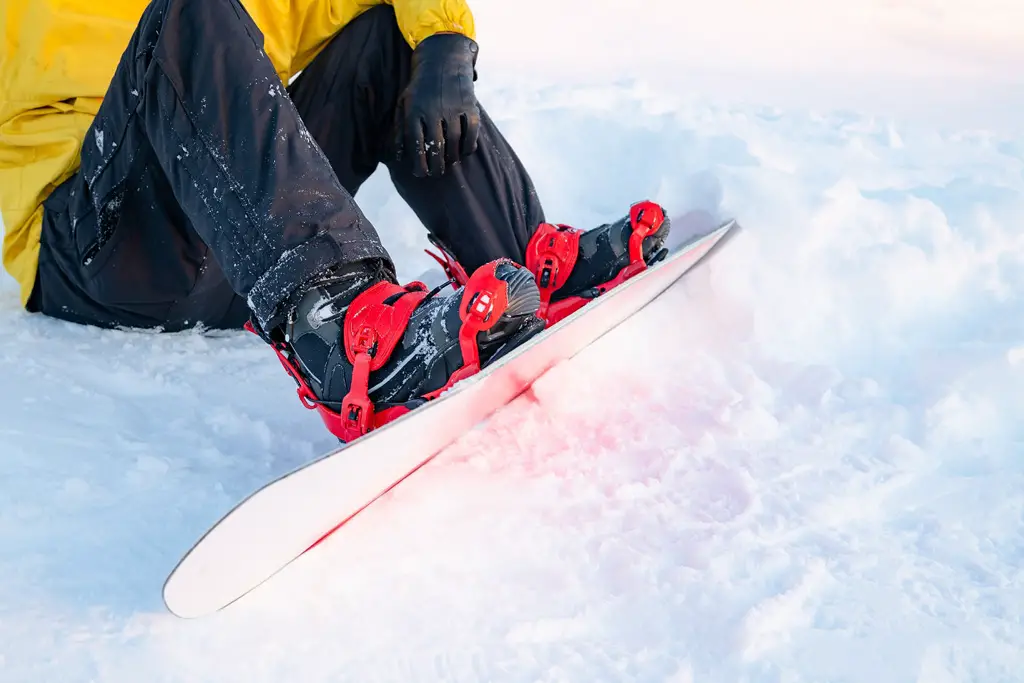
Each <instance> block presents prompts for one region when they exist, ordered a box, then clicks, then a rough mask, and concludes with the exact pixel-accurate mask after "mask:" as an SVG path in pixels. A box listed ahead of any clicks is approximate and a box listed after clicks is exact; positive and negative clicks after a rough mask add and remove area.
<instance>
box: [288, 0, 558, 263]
mask: <svg viewBox="0 0 1024 683" xmlns="http://www.w3.org/2000/svg"><path fill="white" fill-rule="evenodd" d="M411 59H412V49H411V48H410V47H409V45H408V43H407V42H406V41H405V38H404V37H403V36H402V33H401V31H400V30H399V28H398V24H397V22H396V20H395V14H394V10H393V9H392V8H391V7H389V6H386V5H382V6H378V7H374V8H373V9H370V10H367V11H366V12H365V13H364V14H362V15H360V16H359V17H358V18H357V19H356V20H355V21H353V22H352V23H350V24H349V25H348V26H346V27H345V28H344V29H343V30H342V31H341V32H340V33H339V34H338V35H337V36H335V37H334V39H333V40H332V41H331V43H330V44H329V45H328V46H327V47H326V48H325V49H324V50H323V51H322V52H321V53H320V54H319V55H317V57H316V58H315V59H314V60H313V62H312V63H311V64H310V65H309V66H308V67H307V68H306V70H305V71H303V73H302V75H300V76H299V77H298V78H297V79H296V80H295V82H294V83H293V84H292V85H291V87H290V88H289V92H290V94H291V96H292V99H293V101H294V102H295V105H296V107H297V108H298V110H299V113H300V114H301V116H302V119H303V120H304V121H305V123H306V125H307V127H308V128H309V131H310V133H311V134H312V135H313V137H314V138H315V139H316V141H317V142H318V143H319V144H320V146H321V147H322V148H323V150H324V153H325V154H326V155H327V158H328V159H329V160H330V162H331V165H332V167H333V168H334V171H335V173H336V174H337V176H338V177H339V178H340V179H341V181H342V183H343V184H344V185H345V187H346V189H348V191H349V192H351V193H353V194H355V192H356V191H358V189H359V187H360V186H361V185H362V184H363V182H365V181H366V179H367V178H369V177H370V175H371V174H372V173H373V171H374V170H375V169H376V168H377V165H378V164H379V163H381V162H383V163H385V164H386V165H387V167H388V170H389V172H390V174H391V178H392V180H393V182H394V184H395V187H396V189H397V190H398V192H399V194H400V195H401V196H402V198H403V199H404V200H405V201H406V202H407V203H408V204H409V206H410V207H411V208H412V210H413V212H414V213H415V214H416V215H417V217H418V218H419V219H420V221H421V222H422V223H423V224H424V226H426V228H427V230H429V231H430V233H431V234H432V235H434V236H435V237H436V238H437V239H438V240H440V241H441V242H442V243H443V244H444V245H445V246H446V247H447V248H448V249H449V250H450V251H451V252H452V253H453V255H454V256H455V257H456V258H457V259H458V260H459V261H460V262H461V263H462V265H463V266H464V267H465V268H466V269H467V270H469V271H470V272H472V271H473V270H475V269H476V268H478V267H479V266H482V265H483V264H485V263H487V262H488V261H491V260H493V259H496V258H501V257H507V258H511V259H513V260H514V261H516V262H518V263H522V262H523V260H524V258H525V250H526V245H527V243H528V242H529V239H530V236H531V235H533V233H534V231H535V230H536V229H537V226H538V225H539V224H540V223H542V222H543V221H544V213H543V209H542V208H541V203H540V200H539V198H538V197H537V193H536V190H535V189H534V187H533V182H532V181H531V179H530V177H529V174H528V173H527V172H526V169H525V168H524V167H523V164H522V162H521V161H520V160H519V158H518V157H517V156H516V155H515V152H514V151H513V150H512V148H511V146H510V145H509V144H508V141H506V140H505V138H504V137H502V135H501V133H500V132H499V131H498V129H497V127H496V126H495V124H494V122H493V121H492V120H491V118H490V117H489V116H488V115H487V113H486V112H485V111H483V109H482V108H481V128H480V138H479V145H478V148H477V152H476V153H475V154H473V155H471V156H469V157H467V158H465V159H463V160H462V161H461V162H460V163H458V164H455V165H454V166H453V167H452V168H451V169H450V170H449V171H447V172H446V173H445V174H444V175H443V176H440V177H434V178H431V177H428V178H417V177H415V176H414V175H413V173H412V167H411V165H409V164H407V163H401V162H397V161H395V160H394V156H395V139H394V138H395V109H396V106H397V103H398V97H399V95H400V94H401V92H402V90H403V89H404V88H405V85H406V84H407V83H408V81H409V75H410V66H411Z"/></svg>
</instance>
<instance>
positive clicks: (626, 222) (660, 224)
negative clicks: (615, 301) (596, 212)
mask: <svg viewBox="0 0 1024 683" xmlns="http://www.w3.org/2000/svg"><path fill="white" fill-rule="evenodd" d="M670 229H671V224H670V221H669V219H668V217H667V216H666V215H665V211H664V209H662V208H661V207H660V206H658V205H657V204H655V203H654V202H650V201H644V202H639V203H637V204H634V205H633V206H632V208H631V209H630V212H629V214H628V215H626V216H623V217H622V218H620V219H618V220H616V221H614V222H612V223H606V224H604V225H601V226H598V227H596V228H593V229H591V230H588V231H586V232H583V231H581V230H577V229H576V228H572V227H569V226H567V225H553V224H551V223H542V224H541V225H540V226H539V227H538V228H537V231H536V232H535V233H534V234H533V237H532V238H531V239H530V243H529V245H528V246H527V248H526V267H527V268H528V269H529V270H530V271H531V272H532V273H533V274H534V276H535V277H536V279H537V285H538V287H539V289H540V295H541V307H540V310H539V312H538V314H539V315H540V316H541V317H543V318H544V319H545V320H546V321H547V323H548V324H549V325H553V324H555V323H556V322H558V321H559V320H562V319H563V318H565V317H566V316H568V315H570V314H572V313H574V312H575V311H577V310H578V309H580V308H582V307H583V306H584V305H586V304H587V303H588V302H589V301H591V300H593V299H595V298H597V297H599V296H600V295H602V294H604V293H605V292H607V291H608V290H610V289H612V288H613V287H617V286H618V285H620V284H622V283H623V282H625V281H626V280H628V279H629V278H631V277H633V276H635V275H637V274H638V273H640V272H643V271H644V270H646V269H647V268H648V267H649V266H651V265H654V264H655V263H657V262H658V261H661V260H662V259H664V258H665V256H667V255H668V250H667V249H665V248H664V244H665V240H666V238H667V237H668V233H669V230H670Z"/></svg>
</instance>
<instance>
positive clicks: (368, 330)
mask: <svg viewBox="0 0 1024 683" xmlns="http://www.w3.org/2000/svg"><path fill="white" fill-rule="evenodd" d="M441 289H443V287H439V288H437V289H435V290H433V291H430V292H427V291H426V287H425V286H424V285H423V284H422V283H420V282H414V283H411V284H409V285H406V286H404V287H403V286H400V285H398V284H395V282H394V280H393V277H392V276H391V275H390V274H389V273H387V272H385V271H384V270H383V269H381V268H380V266H379V265H378V266H374V265H363V264H356V265H353V266H348V267H346V268H343V269H341V270H339V271H338V272H335V273H332V274H331V275H329V276H328V277H325V278H324V279H322V280H320V281H318V282H316V283H314V284H313V285H312V286H311V287H309V288H308V289H307V290H306V291H305V292H304V294H303V295H302V296H301V298H300V299H299V300H298V304H297V305H296V306H295V307H294V309H293V310H292V312H291V313H290V314H289V316H288V319H287V321H286V322H285V323H284V324H282V325H280V326H279V327H277V328H275V329H274V330H272V331H271V333H270V334H269V335H262V336H263V337H264V339H266V340H267V341H269V342H270V343H271V344H272V345H273V347H274V348H275V350H277V352H278V355H279V357H280V359H281V362H282V364H283V365H284V367H285V369H286V370H287V371H288V373H289V374H290V375H291V376H292V377H293V378H294V379H295V380H296V382H297V383H298V384H299V396H300V398H301V399H302V401H303V403H304V404H306V406H307V407H310V408H313V407H315V408H317V409H318V411H319V412H320V414H321V417H322V418H323V419H324V422H325V424H326V425H327V428H328V429H329V430H330V431H331V432H332V433H333V434H334V435H335V436H337V437H338V438H339V439H341V440H342V441H346V442H347V441H351V440H354V439H356V438H358V437H359V436H362V435H363V434H365V433H367V432H368V431H370V430H372V429H374V428H376V427H380V426H381V425H383V424H385V423H387V422H390V421H391V420H393V419H395V418H397V417H400V416H401V415H403V414H405V413H407V412H409V411H410V410H412V409H414V408H416V407H417V406H419V405H422V404H423V403H424V402H426V401H428V400H430V399H432V398H436V397H437V396H438V395H440V394H441V393H442V392H443V391H445V390H446V389H448V388H449V387H451V386H452V385H453V384H454V383H455V382H457V381H458V380H461V379H464V378H466V377H469V376H471V375H473V374H476V373H477V372H479V371H480V370H481V369H482V368H484V367H487V366H488V365H489V364H490V363H493V362H494V361H495V360H497V359H498V358H500V357H502V356H503V355H504V354H506V353H507V352H509V351H511V350H512V349H514V348H516V347H517V346H519V345H520V344H522V343H523V342H524V341H526V340H527V339H530V338H531V337H533V336H535V335H537V334H539V333H540V332H542V331H543V330H544V327H545V323H544V321H543V320H542V319H540V318H539V317H538V316H537V315H536V314H537V310H538V307H539V305H540V295H539V292H538V290H537V286H536V283H535V281H534V278H533V276H532V274H531V273H530V272H529V271H527V270H525V269H524V268H522V267H521V266H518V265H516V264H514V263H513V262H512V261H509V260H507V259H502V260H498V261H493V262H491V263H489V264H487V265H484V266H482V267H481V268H480V269H478V270H477V271H476V272H475V273H474V274H473V277H471V278H469V281H468V282H467V283H465V284H464V285H463V286H460V287H459V288H458V289H456V290H455V291H454V292H452V293H450V294H448V295H442V294H441V293H440V290H441Z"/></svg>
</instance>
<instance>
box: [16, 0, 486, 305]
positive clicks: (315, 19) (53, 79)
mask: <svg viewBox="0 0 1024 683" xmlns="http://www.w3.org/2000/svg"><path fill="white" fill-rule="evenodd" d="M0 4H2V5H3V10H2V12H0V36H2V38H0V40H2V41H3V42H2V43H0V50H2V51H0V212H2V215H3V223H4V243H3V264H4V267H5V268H6V269H7V271H8V272H9V273H10V274H11V275H13V276H14V278H15V279H16V280H17V281H18V283H19V284H20V285H21V300H22V305H25V304H26V303H27V302H28V298H29V295H30V294H31V292H32V286H33V283H34V281H35V277H36V267H37V263H38V258H39V234H40V230H41V227H42V215H43V209H42V202H43V200H44V199H45V198H46V197H47V196H48V195H49V193H50V192H51V191H52V190H53V189H54V188H55V187H56V186H57V185H59V184H60V183H61V182H63V181H64V180H66V179H67V178H68V177H70V176H71V175H72V174H73V173H74V172H75V171H76V170H77V169H78V165H79V150H80V149H81V145H82V140H83V138H84V137H85V132H86V130H87V129H88V127H89V125H90V124H91V123H92V120H93V117H94V116H95V115H96V111H97V110H98V109H99V105H100V102H101V101H102V98H103V95H104V93H106V91H107V87H108V86H109V84H110V80H111V78H113V75H114V70H115V69H116V68H117V63H118V61H119V60H120V58H121V54H122V53H123V52H124V49H125V47H126V46H127V45H128V40H129V39H130V38H131V35H132V33H133V32H134V31H135V27H136V25H137V24H138V21H139V19H140V18H141V17H142V12H143V10H144V9H145V7H146V6H147V5H148V4H149V3H148V0H0ZM242 4H243V5H244V6H245V7H246V9H247V10H248V11H249V13H250V14H251V15H252V17H253V19H254V20H255V22H256V24H257V26H259V27H260V30H261V31H263V34H264V39H265V44H264V50H265V51H266V53H267V55H268V56H269V57H270V60H271V61H272V62H273V64H274V68H275V69H276V70H277V73H278V75H279V76H280V77H281V80H282V81H283V82H285V83H287V82H288V81H289V80H290V79H291V77H292V75H294V74H295V73H297V72H299V71H301V70H302V69H303V68H305V67H306V65H307V64H309V62H310V61H312V59H313V57H315V56H316V55H317V54H318V53H319V51H320V50H321V49H322V48H323V47H324V46H325V45H326V44H327V42H328V41H329V40H330V38H331V37H332V36H334V34H335V33H337V32H338V31H339V30H341V28H343V27H344V26H345V25H346V24H348V23H349V22H350V21H352V20H353V19H354V18H356V17H357V16H359V15H360V14H361V13H362V12H364V11H366V10H367V9H369V8H370V7H373V6H374V5H379V4H388V5H393V6H394V8H395V14H396V16H397V18H398V24H399V27H400V28H401V30H402V33H403V34H405V37H406V40H408V41H409V44H410V45H411V46H412V47H416V45H417V44H418V43H419V42H420V41H422V40H423V39H424V38H427V37H428V36H431V35H433V34H435V33H439V32H454V33H462V34H464V35H467V36H469V37H470V38H475V37H476V36H475V33H474V32H475V27H474V24H473V15H472V13H471V12H470V10H469V7H468V6H467V5H466V0H242Z"/></svg>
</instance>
